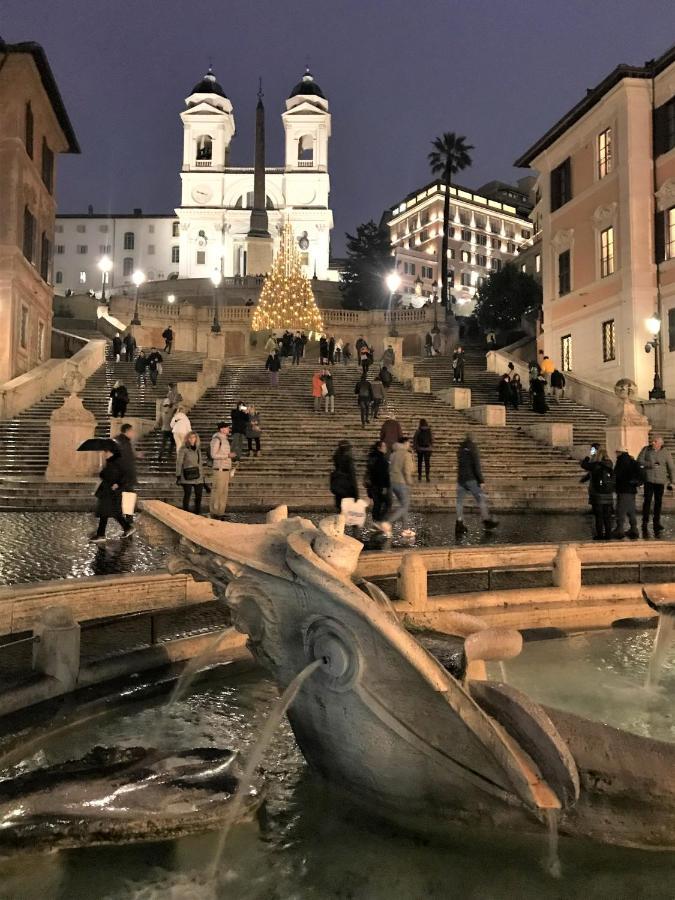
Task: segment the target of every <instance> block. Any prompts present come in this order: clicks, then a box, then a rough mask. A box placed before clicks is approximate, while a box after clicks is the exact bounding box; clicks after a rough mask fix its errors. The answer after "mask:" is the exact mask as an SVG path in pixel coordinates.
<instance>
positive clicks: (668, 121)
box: [654, 97, 675, 156]
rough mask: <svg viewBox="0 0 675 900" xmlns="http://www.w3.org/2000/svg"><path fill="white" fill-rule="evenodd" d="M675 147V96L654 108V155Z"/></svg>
mask: <svg viewBox="0 0 675 900" xmlns="http://www.w3.org/2000/svg"><path fill="white" fill-rule="evenodd" d="M673 147H675V97H671V98H670V100H669V101H668V102H667V103H664V104H663V106H659V108H658V109H656V110H654V156H660V155H661V154H662V153H667V152H668V151H669V150H672V149H673Z"/></svg>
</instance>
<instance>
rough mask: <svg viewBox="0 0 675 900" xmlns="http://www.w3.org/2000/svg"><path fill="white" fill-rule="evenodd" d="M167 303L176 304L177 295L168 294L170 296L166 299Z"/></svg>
mask: <svg viewBox="0 0 675 900" xmlns="http://www.w3.org/2000/svg"><path fill="white" fill-rule="evenodd" d="M166 302H167V303H175V302H176V295H175V294H168V295H167V298H166Z"/></svg>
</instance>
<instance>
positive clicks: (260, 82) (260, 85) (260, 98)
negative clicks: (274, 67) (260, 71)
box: [258, 78, 265, 100]
mask: <svg viewBox="0 0 675 900" xmlns="http://www.w3.org/2000/svg"><path fill="white" fill-rule="evenodd" d="M264 96H265V95H264V94H263V89H262V78H258V100H262V98H263V97H264Z"/></svg>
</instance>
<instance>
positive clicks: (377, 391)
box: [370, 381, 384, 403]
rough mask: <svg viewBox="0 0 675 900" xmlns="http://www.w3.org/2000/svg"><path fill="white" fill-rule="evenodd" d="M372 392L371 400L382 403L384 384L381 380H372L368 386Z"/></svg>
mask: <svg viewBox="0 0 675 900" xmlns="http://www.w3.org/2000/svg"><path fill="white" fill-rule="evenodd" d="M370 389H371V391H372V392H373V400H376V401H379V402H380V403H382V402H383V401H384V385H383V384H382V382H381V381H374V382H373V383H372V384H371V386H370Z"/></svg>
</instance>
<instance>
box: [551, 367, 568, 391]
mask: <svg viewBox="0 0 675 900" xmlns="http://www.w3.org/2000/svg"><path fill="white" fill-rule="evenodd" d="M551 387H554V388H564V387H565V376H564V375H563V373H562V372H560V371H559V370H558V369H556V370H555V372H551Z"/></svg>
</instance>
